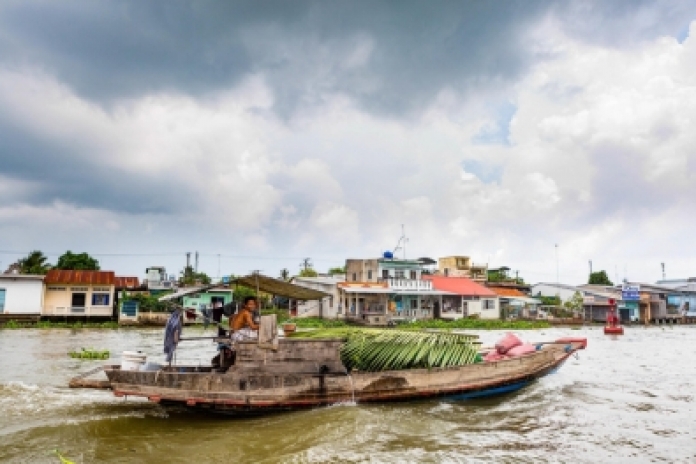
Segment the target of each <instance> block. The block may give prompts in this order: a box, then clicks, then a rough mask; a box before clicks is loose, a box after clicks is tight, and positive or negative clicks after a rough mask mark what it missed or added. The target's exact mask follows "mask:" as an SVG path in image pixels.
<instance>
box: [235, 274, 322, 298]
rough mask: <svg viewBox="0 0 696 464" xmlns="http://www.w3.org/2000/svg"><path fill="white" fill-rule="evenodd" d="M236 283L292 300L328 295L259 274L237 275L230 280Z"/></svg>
mask: <svg viewBox="0 0 696 464" xmlns="http://www.w3.org/2000/svg"><path fill="white" fill-rule="evenodd" d="M232 283H235V284H237V285H244V286H245V287H249V288H251V289H256V288H257V287H258V289H259V290H260V291H262V292H266V293H270V294H272V295H278V296H284V297H286V298H292V299H294V300H321V299H322V298H324V297H327V296H330V295H329V294H328V293H324V292H320V291H318V290H312V289H311V288H305V287H300V286H299V285H295V284H291V283H289V282H285V281H283V280H278V279H274V278H272V277H266V276H264V275H261V274H252V275H248V276H246V277H238V278H236V279H234V280H233V281H232Z"/></svg>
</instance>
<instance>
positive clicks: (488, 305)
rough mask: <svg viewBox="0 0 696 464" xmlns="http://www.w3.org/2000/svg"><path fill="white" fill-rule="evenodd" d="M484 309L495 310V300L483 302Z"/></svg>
mask: <svg viewBox="0 0 696 464" xmlns="http://www.w3.org/2000/svg"><path fill="white" fill-rule="evenodd" d="M483 309H495V300H483Z"/></svg>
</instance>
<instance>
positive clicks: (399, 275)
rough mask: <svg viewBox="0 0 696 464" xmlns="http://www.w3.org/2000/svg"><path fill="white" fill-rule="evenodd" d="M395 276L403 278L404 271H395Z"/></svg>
mask: <svg viewBox="0 0 696 464" xmlns="http://www.w3.org/2000/svg"><path fill="white" fill-rule="evenodd" d="M394 277H396V278H397V279H403V278H404V271H396V272H395V273H394Z"/></svg>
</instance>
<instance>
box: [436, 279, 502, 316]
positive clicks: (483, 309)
mask: <svg viewBox="0 0 696 464" xmlns="http://www.w3.org/2000/svg"><path fill="white" fill-rule="evenodd" d="M423 278H424V279H426V280H429V281H430V282H432V285H433V289H434V290H436V291H440V292H442V293H441V294H440V295H438V298H439V301H438V305H437V307H438V308H441V309H440V311H439V312H438V313H437V314H435V317H437V318H441V319H461V318H464V317H471V316H474V317H478V318H480V319H500V304H499V299H498V296H497V295H496V294H495V292H493V291H492V290H491V289H489V288H486V287H484V286H483V285H480V284H478V283H476V282H474V281H473V280H471V279H468V278H466V277H445V276H439V275H437V276H423Z"/></svg>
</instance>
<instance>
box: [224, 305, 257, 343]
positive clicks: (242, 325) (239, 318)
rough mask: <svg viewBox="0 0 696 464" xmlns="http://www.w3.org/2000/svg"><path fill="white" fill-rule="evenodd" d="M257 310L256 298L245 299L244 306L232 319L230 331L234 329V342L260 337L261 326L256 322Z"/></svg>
mask: <svg viewBox="0 0 696 464" xmlns="http://www.w3.org/2000/svg"><path fill="white" fill-rule="evenodd" d="M255 310H256V297H254V296H248V297H246V298H244V306H242V308H241V309H240V310H239V312H238V313H237V314H235V315H234V316H233V317H231V318H230V329H232V340H235V341H242V340H246V339H251V338H257V337H258V332H257V331H258V330H259V326H258V324H256V323H255V322H254V311H255Z"/></svg>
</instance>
